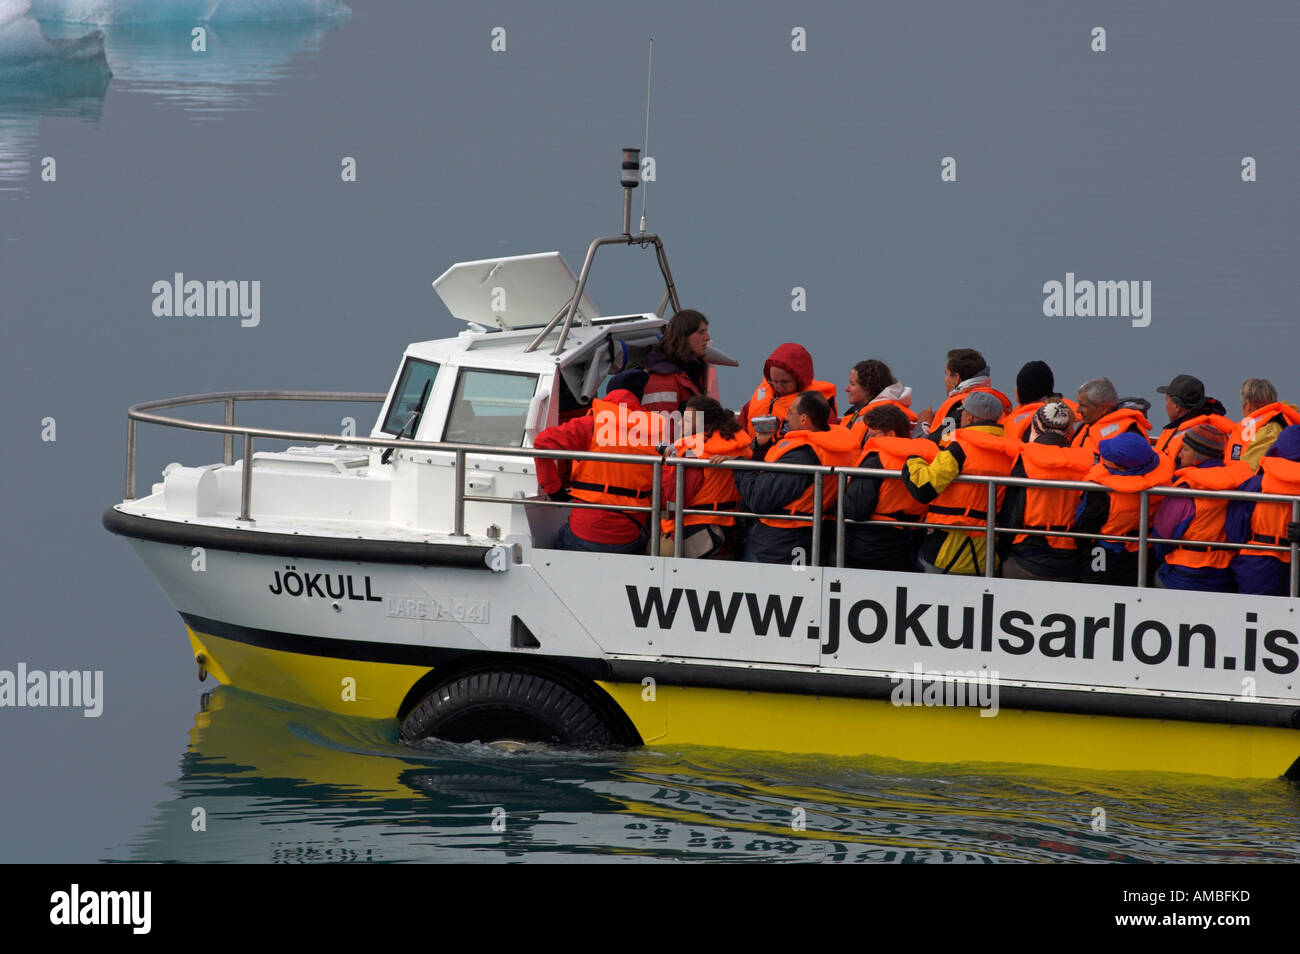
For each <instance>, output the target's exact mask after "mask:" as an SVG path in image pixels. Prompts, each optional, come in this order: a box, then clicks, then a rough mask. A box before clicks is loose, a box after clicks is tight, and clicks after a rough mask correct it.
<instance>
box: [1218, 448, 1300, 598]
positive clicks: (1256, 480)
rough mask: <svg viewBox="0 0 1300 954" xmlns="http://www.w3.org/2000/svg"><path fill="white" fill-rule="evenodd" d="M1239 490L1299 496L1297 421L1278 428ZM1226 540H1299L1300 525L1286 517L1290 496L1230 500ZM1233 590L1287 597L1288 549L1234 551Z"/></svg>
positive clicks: (1278, 543) (1283, 543)
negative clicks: (1256, 467)
mask: <svg viewBox="0 0 1300 954" xmlns="http://www.w3.org/2000/svg"><path fill="white" fill-rule="evenodd" d="M1238 489H1239V490H1245V491H1249V492H1250V493H1254V494H1261V493H1262V494H1285V495H1286V496H1288V497H1300V426H1297V425H1294V424H1292V425H1291V426H1289V427H1286V428H1284V429H1283V430H1282V431H1280V432H1279V433H1278V436H1277V440H1275V441H1274V442H1273V444H1272V446H1271V447H1269V449H1268V451H1267V452H1266V453H1265V454H1264V456H1263V457H1262V458H1261V459H1260V471H1259V473H1257V474H1254V475H1252V476H1251V477H1250V479H1249V480H1247V481H1245V482H1244V483H1243V484H1242V485H1241V486H1240V487H1239V488H1238ZM1227 534H1228V539H1229V540H1230V541H1232V542H1233V543H1256V544H1265V545H1268V546H1287V545H1288V544H1291V543H1300V525H1297V524H1295V523H1292V522H1291V501H1289V500H1279V501H1278V502H1277V503H1272V502H1267V503H1265V502H1256V501H1254V500H1233V501H1231V502H1230V503H1229V504H1228V516H1227ZM1231 569H1232V575H1233V578H1234V579H1236V581H1237V592H1238V593H1257V594H1260V595H1263V596H1287V595H1289V594H1290V589H1291V553H1290V551H1288V550H1238V551H1237V555H1236V556H1235V557H1233V560H1232V567H1231Z"/></svg>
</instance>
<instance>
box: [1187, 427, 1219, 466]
mask: <svg viewBox="0 0 1300 954" xmlns="http://www.w3.org/2000/svg"><path fill="white" fill-rule="evenodd" d="M1224 443H1225V442H1224V439H1223V431H1221V430H1219V429H1218V428H1217V427H1215V426H1214V425H1213V424H1197V425H1196V426H1195V427H1190V428H1188V429H1187V430H1185V431H1183V446H1184V447H1190V448H1191V449H1192V450H1194V451H1196V453H1198V454H1200V455H1201V456H1202V457H1210V458H1214V457H1222V456H1223V445H1224Z"/></svg>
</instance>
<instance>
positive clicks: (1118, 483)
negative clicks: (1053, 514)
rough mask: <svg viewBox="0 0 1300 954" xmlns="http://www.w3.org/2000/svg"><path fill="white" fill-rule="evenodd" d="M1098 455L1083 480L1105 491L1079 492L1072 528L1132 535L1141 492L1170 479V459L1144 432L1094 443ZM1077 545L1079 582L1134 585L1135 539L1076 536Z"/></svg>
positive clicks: (1152, 502)
mask: <svg viewBox="0 0 1300 954" xmlns="http://www.w3.org/2000/svg"><path fill="white" fill-rule="evenodd" d="M1097 453H1098V454H1099V455H1100V459H1099V460H1098V461H1097V463H1095V464H1094V465H1093V467H1092V470H1090V471H1089V472H1088V473H1087V474H1086V475H1084V477H1083V479H1084V480H1087V481H1089V482H1091V483H1094V484H1101V485H1102V486H1103V487H1105V488H1106V489H1105V490H1089V491H1087V492H1086V493H1085V494H1084V495H1083V501H1082V502H1081V504H1080V506H1079V512H1078V514H1077V516H1076V517H1075V521H1074V530H1075V532H1076V533H1098V534H1105V535H1107V536H1116V537H1121V536H1122V537H1136V536H1137V534H1138V523H1139V521H1140V520H1141V515H1142V500H1141V497H1139V494H1140V493H1141V492H1142V491H1144V490H1150V489H1151V488H1152V487H1167V486H1168V485H1169V484H1171V483H1173V479H1174V462H1173V461H1171V460H1170V459H1169V458H1168V457H1162V456H1160V455H1159V454H1157V453H1156V452H1155V451H1154V450H1152V449H1151V444H1150V443H1149V442H1148V441H1147V439H1146V437H1145V436H1144V435H1143V434H1140V433H1134V432H1131V431H1130V432H1126V433H1123V434H1117V435H1116V436H1114V437H1108V438H1106V439H1105V440H1103V441H1100V442H1098V444H1097ZM1168 499H1172V498H1168ZM1160 500H1161V498H1159V497H1148V501H1149V503H1148V506H1147V526H1148V528H1150V526H1151V519H1152V518H1153V517H1154V516H1155V514H1156V512H1157V511H1158V510H1159V507H1160ZM1079 548H1080V551H1081V554H1082V559H1081V561H1080V566H1079V582H1081V583H1105V584H1109V585H1111V586H1136V585H1137V569H1138V542H1137V540H1080V541H1079Z"/></svg>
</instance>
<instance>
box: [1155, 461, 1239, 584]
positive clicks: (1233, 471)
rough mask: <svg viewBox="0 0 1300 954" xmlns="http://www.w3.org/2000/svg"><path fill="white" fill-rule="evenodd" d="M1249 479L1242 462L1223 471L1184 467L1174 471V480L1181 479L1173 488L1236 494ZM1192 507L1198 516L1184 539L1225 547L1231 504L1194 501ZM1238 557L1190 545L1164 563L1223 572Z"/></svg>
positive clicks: (1220, 500)
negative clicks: (1226, 525) (1225, 528)
mask: <svg viewBox="0 0 1300 954" xmlns="http://www.w3.org/2000/svg"><path fill="white" fill-rule="evenodd" d="M1250 475H1251V470H1250V466H1249V465H1248V464H1243V463H1242V462H1241V461H1235V462H1233V463H1231V464H1224V465H1223V466H1222V467H1183V468H1181V469H1179V470H1176V471H1174V476H1175V477H1177V478H1178V480H1177V481H1176V482H1175V483H1174V486H1175V487H1194V488H1196V489H1197V490H1236V489H1237V487H1239V486H1240V485H1241V483H1242V481H1244V480H1246V479H1247V478H1249V477H1250ZM1192 504H1193V505H1194V506H1195V507H1196V512H1195V514H1194V515H1193V517H1192V522H1191V523H1190V524H1188V526H1187V530H1186V532H1185V533H1184V534H1183V539H1184V540H1187V541H1203V542H1204V543H1226V542H1227V540H1228V537H1227V534H1226V532H1225V530H1224V521H1225V518H1226V517H1227V516H1228V501H1227V500H1226V499H1224V498H1211V497H1194V498H1192ZM1235 554H1236V551H1235V550H1228V549H1212V548H1210V547H1207V546H1200V545H1198V544H1197V543H1193V542H1189V543H1186V544H1181V545H1179V546H1178V547H1177V548H1176V549H1175V550H1173V551H1172V552H1171V553H1170V554H1169V555H1168V556H1166V557H1165V562H1166V563H1169V564H1174V565H1176V566H1186V567H1192V568H1201V567H1213V568H1214V569H1216V570H1222V569H1226V568H1227V566H1228V564H1229V563H1231V562H1232V558H1233V556H1234V555H1235Z"/></svg>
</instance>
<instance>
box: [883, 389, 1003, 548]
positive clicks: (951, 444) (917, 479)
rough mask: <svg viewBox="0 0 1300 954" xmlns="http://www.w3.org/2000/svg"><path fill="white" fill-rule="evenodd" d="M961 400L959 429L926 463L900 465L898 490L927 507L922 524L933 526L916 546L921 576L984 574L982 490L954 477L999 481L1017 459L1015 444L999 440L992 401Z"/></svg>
mask: <svg viewBox="0 0 1300 954" xmlns="http://www.w3.org/2000/svg"><path fill="white" fill-rule="evenodd" d="M963 398H964V400H963V406H962V412H961V427H959V428H958V429H957V430H956V431H954V432H953V434H952V437H951V439H950V440H949V441H948V443H947V444H946V445H944V446H943V448H942V449H941V450H940V451H938V453H936V454H935V456H934V459H933V460H932V461H930V462H928V463H927V462H926V460H925V458H924V457H922V456H920V455H917V456H914V457H909V458H908V459H907V461H906V462H905V463H904V465H903V471H902V476H903V486H904V487H906V488H907V492H908V493H910V494H911V495H912V497H913V499H915V500H917V501H918V502H920V503H923V504H926V505H927V506H928V507H929V509H928V510H927V511H926V515H925V522H926V523H930V524H934V525H935V526H934V529H932V530H927V531H926V534H925V537H924V539H923V540H922V541H921V553H920V557H919V560H918V562H919V563H920V565H921V569H922V570H924V571H925V572H927V573H960V574H981V573H983V572H984V560H985V549H984V538H985V527H986V524H987V521H988V488H987V486H986V485H985V484H983V483H977V482H964V481H958V480H957V477H958V475H960V474H967V475H984V476H999V477H1005V476H1007V475H1008V474H1010V473H1011V467H1012V465H1013V464H1014V463H1015V460H1016V455H1017V454H1019V453H1020V447H1021V444H1020V442H1019V441H1016V440H1011V439H1010V438H1008V437H1006V436H1004V434H1003V432H1002V426H1001V425H1000V424H999V423H998V419H999V418H1001V416H1002V414H1003V413H1004V407H1003V404H1002V401H1000V400H998V398H997V396H996V395H994V394H990V393H988V392H987V391H979V390H971V391H969V392H968V393H966V394H965V395H964V396H963ZM1005 491H1006V488H1005V487H1001V486H1000V487H998V489H997V493H996V497H995V500H996V503H995V509H996V507H1000V506H1001V504H1002V501H1003V499H1004V497H1005ZM950 528H951V529H950ZM964 528H971V529H964ZM994 559H995V560H996V553H995V554H994Z"/></svg>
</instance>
